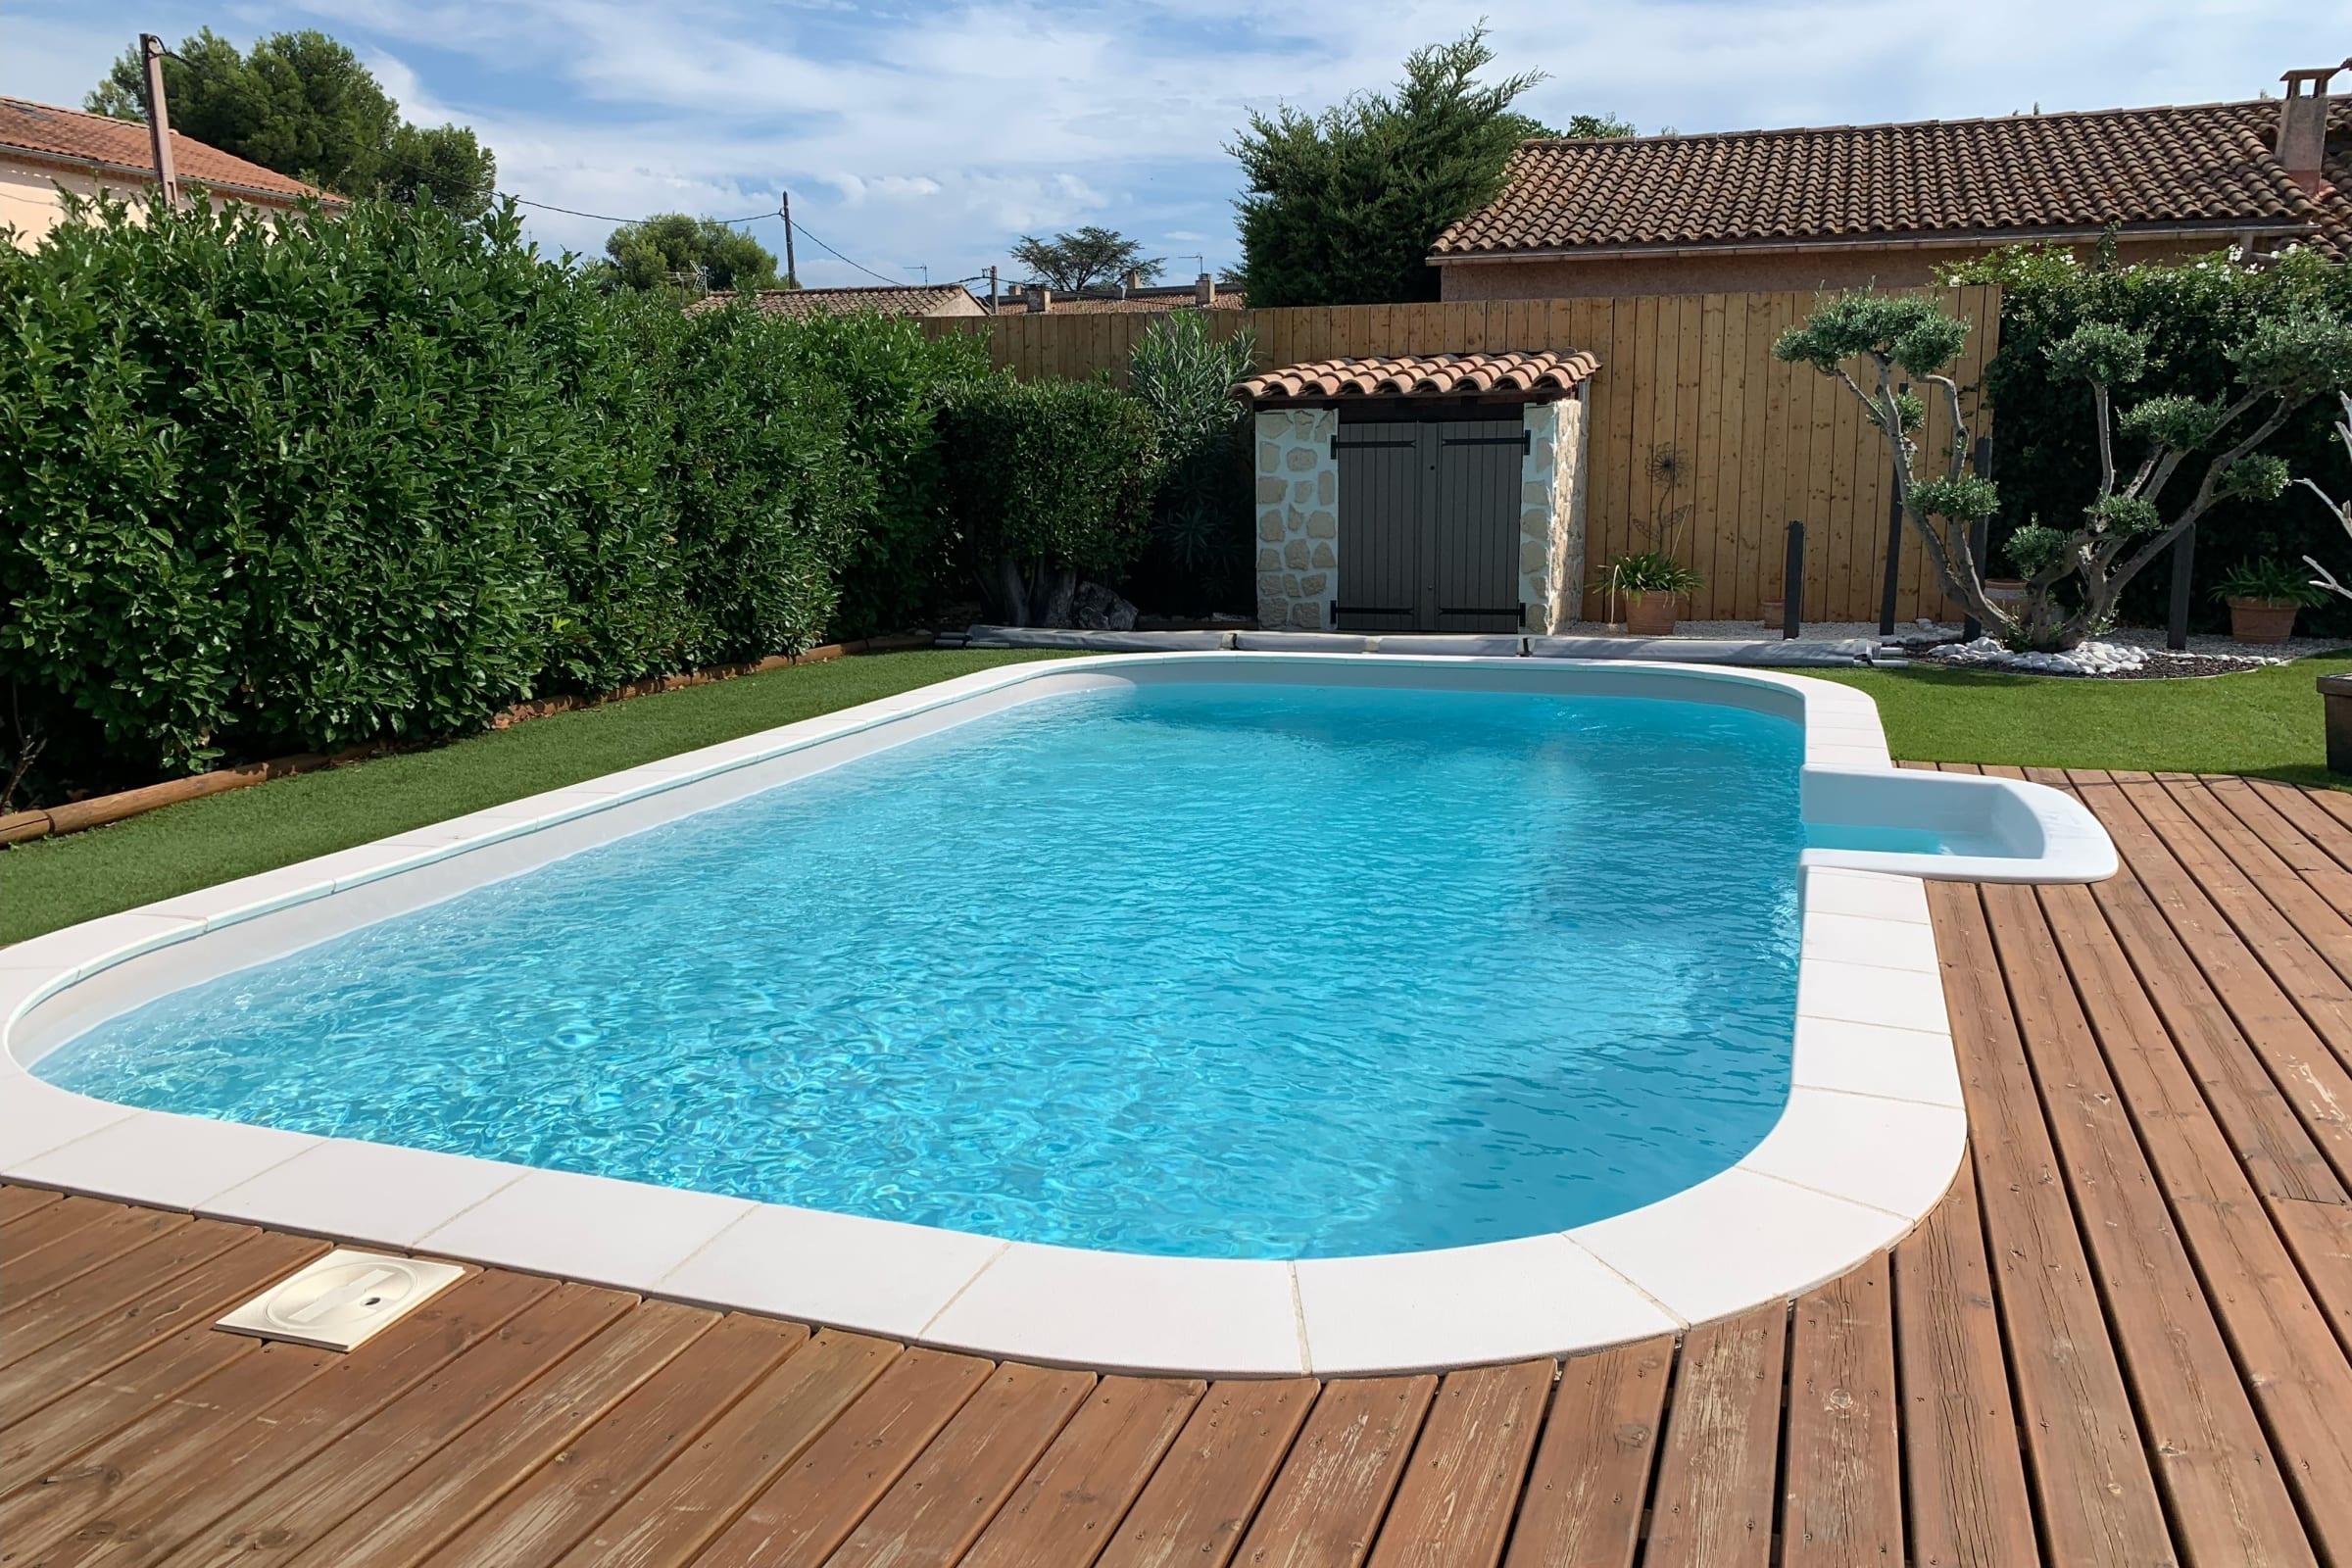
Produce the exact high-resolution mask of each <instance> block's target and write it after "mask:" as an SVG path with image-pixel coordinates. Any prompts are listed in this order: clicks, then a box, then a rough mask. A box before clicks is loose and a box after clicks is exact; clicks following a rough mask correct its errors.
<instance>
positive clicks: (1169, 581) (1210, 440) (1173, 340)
mask: <svg viewBox="0 0 2352 1568" xmlns="http://www.w3.org/2000/svg"><path fill="white" fill-rule="evenodd" d="M1209 315H1210V313H1208V312H1205V311H1170V312H1168V313H1167V314H1166V315H1164V316H1162V317H1161V318H1160V319H1158V320H1157V321H1154V322H1153V323H1152V330H1151V331H1149V332H1147V333H1145V334H1144V336H1143V339H1142V341H1140V342H1138V343H1137V344H1136V346H1135V352H1134V353H1132V354H1130V355H1129V356H1128V358H1127V388H1128V392H1129V395H1130V396H1132V397H1133V398H1134V399H1135V400H1136V401H1137V402H1138V403H1141V404H1142V405H1143V406H1144V407H1145V408H1146V409H1147V410H1149V411H1150V412H1151V415H1152V425H1153V427H1154V429H1155V430H1156V431H1157V434H1158V439H1159V460H1160V471H1159V484H1158V487H1157V488H1156V489H1155V490H1154V491H1153V493H1152V531H1151V536H1150V539H1149V540H1148V541H1147V543H1146V547H1145V551H1144V555H1143V557H1142V560H1141V563H1140V564H1139V566H1138V575H1139V577H1141V578H1143V579H1144V580H1145V585H1146V586H1147V587H1148V588H1149V589H1150V590H1151V591H1152V596H1153V599H1154V601H1155V603H1154V608H1157V609H1180V610H1183V611H1187V612H1190V611H1196V610H1203V609H1205V610H1222V609H1227V608H1233V607H1238V606H1239V605H1241V604H1242V603H1244V602H1245V600H1246V599H1247V597H1248V596H1247V592H1246V589H1247V585H1248V582H1249V575H1248V567H1249V564H1250V555H1249V551H1250V518H1251V512H1250V482H1251V476H1250V462H1249V443H1250V406H1249V405H1248V404H1247V403H1244V402H1242V401H1241V400H1240V399H1239V398H1236V397H1235V396H1234V395H1233V384H1234V383H1235V382H1236V381H1238V380H1240V379H1241V378H1242V377H1243V376H1245V375H1248V374H1249V373H1250V360H1251V358H1252V357H1253V355H1254V353H1255V350H1256V338H1255V336H1254V335H1253V334H1251V333H1250V332H1248V331H1242V332H1237V333H1235V334H1234V335H1233V336H1231V337H1229V338H1226V339H1224V340H1223V341H1221V342H1220V341H1218V340H1217V339H1216V338H1215V337H1214V336H1213V335H1212V333H1211V331H1210V328H1209V322H1208V317H1209ZM1279 556H1280V552H1276V557H1277V559H1276V562H1275V565H1276V567H1277V569H1279V567H1280V564H1281V563H1280V560H1279Z"/></svg>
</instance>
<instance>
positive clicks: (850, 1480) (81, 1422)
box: [0, 770, 2352, 1568]
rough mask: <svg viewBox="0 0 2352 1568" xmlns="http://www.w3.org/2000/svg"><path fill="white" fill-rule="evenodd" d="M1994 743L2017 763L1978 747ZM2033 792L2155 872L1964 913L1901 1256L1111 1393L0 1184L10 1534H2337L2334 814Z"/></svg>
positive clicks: (1956, 1555)
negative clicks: (1966, 1116) (1452, 1364)
mask: <svg viewBox="0 0 2352 1568" xmlns="http://www.w3.org/2000/svg"><path fill="white" fill-rule="evenodd" d="M1992 771H2006V770H1992ZM2033 776H2035V777H2038V778H2040V779H2042V780H2043V781H2044V782H2054V783H2056V784H2058V785H2060V786H2061V787H2066V788H2072V789H2075V790H2077V791H2078V792H2079V793H2080V794H2081V795H2082V798H2083V799H2084V800H2085V801H2086V802H2088V803H2089V804H2090V806H2091V807H2092V809H2094V810H2096V811H2097V812H2098V813H2099V814H2100V815H2101V816H2102V817H2103V818H2104V819H2105V820H2107V822H2108V823H2109V824H2110V827H2111V830H2112V831H2113V833H2114V835H2115V838H2116V841H2117V844H2118V846H2119V848H2120V849H2121V850H2122V852H2123V856H2124V859H2125V862H2126V869H2125V872H2124V874H2123V875H2121V876H2119V877H2118V878H2116V879H2115V880H2114V881H2112V882H2109V883H2106V884H2104V885H2102V886H2099V887H2096V888H2045V889H2019V888H1976V887H1969V886H1960V885H1943V886H1939V887H1937V888H1936V889H1935V890H1934V891H1933V894H1932V899H1931V903H1932V906H1933V909H1934V913H1935V917H1936V930H1937V937H1938V944H1939V948H1940V952H1941V956H1942V959H1943V964H1944V973H1945V990H1946V994H1947V997H1948V999H1949V1001H1950V1004H1951V1009H1952V1017H1953V1031H1954V1036H1955V1044H1956V1047H1957V1050H1958V1052H1959V1055H1960V1061H1961V1073H1962V1081H1963V1092H1964V1094H1965V1095H1966V1098H1967V1101H1968V1104H1969V1110H1970V1119H1971V1128H1972V1142H1971V1154H1970V1158H1969V1160H1968V1161H1967V1162H1966V1167H1965V1168H1964V1169H1963V1171H1962V1173H1961V1175H1960V1178H1959V1180H1958V1181H1957V1182H1956V1183H1955V1184H1954V1186H1953V1189H1952V1191H1951V1192H1950V1193H1949V1194H1948V1195H1947V1196H1946V1197H1945V1199H1944V1201H1943V1202H1942V1203H1941V1204H1940V1205H1939V1206H1938V1207H1937V1208H1936V1211H1935V1212H1933V1213H1932V1214H1931V1215H1929V1217H1928V1218H1927V1220H1926V1221H1925V1222H1924V1223H1923V1224H1922V1225H1921V1226H1920V1227H1919V1228H1918V1229H1917V1230H1916V1231H1914V1232H1913V1233H1912V1234H1911V1235H1910V1236H1909V1237H1907V1238H1906V1239H1905V1240H1903V1241H1902V1242H1901V1243H1900V1244H1899V1245H1898V1246H1897V1247H1896V1248H1895V1249H1894V1250H1893V1251H1892V1252H1891V1253H1890V1254H1888V1255H1887V1257H1885V1258H1881V1259H1876V1260H1873V1261H1871V1262H1870V1263H1868V1264H1866V1265H1864V1266H1863V1267H1861V1268H1858V1269H1856V1270H1854V1271H1853V1272H1851V1273H1849V1274H1847V1275H1845V1276H1844V1277H1842V1278H1840V1279H1838V1280H1834V1281H1831V1282H1829V1283H1828V1284H1826V1285H1824V1286H1821V1287H1819V1288H1817V1289H1815V1290H1812V1291H1809V1292H1807V1293H1806V1294H1805V1295H1804V1296H1803V1297H1801V1298H1800V1299H1798V1300H1797V1301H1796V1302H1794V1303H1792V1304H1791V1305H1790V1306H1789V1307H1786V1308H1772V1307H1768V1308H1763V1309H1759V1310H1755V1311H1750V1312H1746V1313H1742V1314H1740V1316H1738V1317H1735V1318H1732V1319H1729V1320H1726V1321H1723V1322H1720V1323H1715V1324H1708V1325H1702V1326H1701V1327H1699V1328H1698V1329H1695V1330H1693V1331H1692V1332H1691V1333H1690V1334H1688V1335H1686V1336H1685V1337H1684V1338H1683V1341H1682V1342H1681V1343H1680V1344H1676V1343H1674V1342H1672V1341H1667V1340H1659V1341H1655V1342H1651V1343H1648V1344H1643V1345H1634V1346H1624V1347H1619V1348H1614V1349H1610V1350H1604V1351H1600V1352H1596V1353H1593V1354H1590V1355H1584V1356H1579V1357H1576V1358H1573V1359H1571V1360H1569V1361H1568V1362H1566V1363H1565V1364H1564V1365H1555V1364H1554V1363H1551V1362H1545V1361H1536V1362H1528V1363H1520V1364H1516V1365H1513V1366H1505V1367H1492V1368H1481V1369H1474V1370H1471V1371H1466V1372H1457V1373H1453V1374H1450V1375H1448V1376H1446V1377H1444V1378H1434V1377H1426V1376H1424V1377H1393V1378H1372V1379H1354V1380H1342V1381H1335V1382H1332V1383H1330V1384H1327V1385H1326V1384H1318V1383H1317V1382H1315V1381H1314V1380H1311V1379H1289V1380H1283V1381H1278V1382H1265V1383H1250V1382H1225V1383H1219V1384H1215V1385H1212V1386H1209V1387H1206V1388H1203V1387H1202V1385H1201V1384H1200V1383H1198V1382H1190V1381H1185V1380H1180V1379H1169V1378H1144V1377H1125V1376H1120V1377H1104V1378H1102V1379H1101V1380H1099V1381H1098V1380H1096V1379H1095V1378H1094V1377H1093V1376H1092V1375H1091V1374H1089V1373H1086V1372H1083V1371H1057V1370H1049V1369H1046V1368H1040V1367H1028V1366H1021V1365H1017V1364H1004V1365H999V1364H996V1363H992V1362H990V1361H988V1360H986V1359H984V1358H981V1357H976V1356H968V1355H955V1354H949V1353H946V1352H943V1351H938V1350H928V1349H921V1348H906V1347H902V1346H899V1345H896V1344H892V1343H890V1342H887V1341H882V1340H876V1339H871V1338H868V1337H865V1336H861V1335H857V1334H849V1333H842V1332H838V1331H834V1330H821V1331H819V1332H816V1333H814V1334H813V1335H812V1334H810V1333H809V1332H808V1331H807V1330H806V1329H804V1328H802V1327H801V1326H799V1325H795V1324H786V1323H779V1322H775V1321H772V1320H767V1319H761V1318H757V1317H752V1316H746V1315H734V1316H722V1315H720V1314H716V1313H711V1312H708V1311H703V1310H701V1309H698V1308H693V1307H687V1306H680V1305H675V1304H670V1303H664V1302H654V1301H643V1300H640V1299H637V1298H635V1297H632V1296H627V1295H624V1294H621V1293H617V1292H613V1291H609V1290H600V1289H596V1288H593V1287H589V1286H582V1285H562V1284H557V1283H555V1282H552V1281H547V1280H539V1279H532V1278H529V1277H526V1276H522V1275H516V1274H511V1273H504V1272H501V1271H495V1270H493V1271H485V1272H479V1273H476V1274H475V1275H473V1276H472V1277H471V1278H470V1279H468V1280H467V1281H466V1282H465V1283H464V1284H462V1285H460V1286H458V1287H456V1288H455V1289H453V1291H452V1292H451V1293H450V1294H449V1295H448V1296H447V1297H445V1298H443V1299H441V1300H440V1301H439V1302H437V1303H435V1305H434V1306H433V1307H432V1308H430V1309H428V1311H427V1312H426V1313H424V1314H420V1315H419V1316H418V1317H417V1318H416V1319H413V1320H411V1322H410V1323H408V1324H405V1325H401V1326H399V1327H396V1328H395V1329H393V1330H392V1331H390V1332H388V1333H386V1334H385V1335H384V1336H382V1337H381V1338H379V1339H378V1340H377V1341H375V1342H373V1343H371V1344H370V1345H368V1346H367V1347H364V1348H362V1349H361V1350H359V1351H357V1352H354V1353H353V1354H352V1355H350V1356H347V1357H338V1356H330V1355H327V1354H325V1353H324V1352H319V1351H310V1350H303V1349H300V1348H294V1347H287V1346H268V1347H265V1346H263V1345H261V1344H260V1343H258V1342H256V1341H252V1340H247V1339H241V1338H237V1337H235V1336H230V1335H224V1334H221V1333H218V1332H216V1331H215V1330H213V1329H212V1328H211V1326H210V1325H211V1322H212V1320H213V1319H214V1318H215V1317H217V1316H218V1315H219V1314H220V1313H221V1311H223V1310H225V1309H226V1308H227V1307H228V1306H230V1305H232V1304H234V1303H235V1302H236V1301H238V1300H240V1299H244V1298H245V1297H247V1296H249V1295H251V1294H252V1293H253V1292H254V1291H256V1290H258V1289H259V1288H260V1287H261V1286H263V1285H265V1284H267V1283H268V1282H269V1281H270V1280H272V1279H275V1278H278V1277H281V1276H282V1275H283V1274H285V1273H286V1272H288V1271H290V1270H291V1269H293V1268H294V1267H296V1266H298V1265H299V1264H300V1263H301V1262H302V1261H304V1260H306V1259H308V1258H310V1257H313V1256H316V1255H317V1254H318V1252H319V1250H322V1248H323V1247H324V1246H325V1245H326V1244H325V1243H323V1242H320V1241H317V1240H314V1239H311V1238H304V1237H294V1236H284V1235H273V1234H270V1233H267V1232H257V1231H254V1230H253V1229H252V1228H251V1227H246V1226H236V1225H228V1224H224V1223H222V1222H219V1221H214V1220H207V1219H193V1218H190V1217H189V1216H187V1215H184V1214H165V1213H159V1212H156V1211H152V1210H144V1209H140V1208H138V1207H136V1206H133V1205H126V1204H121V1203H111V1202H106V1201H99V1200H95V1199H89V1198H78V1197H70V1196H60V1195H57V1194H54V1193H49V1192H45V1191H41V1190H39V1189H33V1188H22V1187H15V1188H0V1563H6V1564H18V1563H25V1564H31V1563H42V1564H84V1563H87V1564H97V1563H105V1564H133V1563H137V1564H147V1563H157V1564H164V1565H167V1568H228V1565H230V1564H240V1565H243V1564H252V1565H257V1568H258V1565H270V1564H285V1563H334V1564H337V1565H341V1564H346V1563H367V1564H389V1563H401V1564H427V1563H429V1564H432V1565H434V1568H450V1565H457V1564H466V1565H475V1564H479V1565H483V1568H489V1565H493V1564H495V1565H498V1568H510V1565H522V1564H534V1563H556V1562H560V1563H562V1564H564V1565H565V1568H589V1565H595V1568H604V1565H607V1564H612V1565H616V1568H686V1565H688V1564H705V1565H711V1568H719V1565H724V1568H739V1565H744V1564H760V1565H765V1564H802V1565H808V1568H817V1565H820V1564H824V1563H828V1562H830V1563H837V1564H851V1563H857V1564H880V1563H892V1564H897V1565H901V1568H913V1565H926V1568H927V1565H933V1564H936V1565H938V1568H948V1565H950V1564H953V1563H963V1564H976V1565H978V1568H1011V1565H1014V1564H1020V1565H1023V1568H1028V1565H1031V1564H1035V1565H1038V1568H1130V1565H1138V1564H1171V1565H1172V1564H1178V1563H1181V1564H1185V1565H1187V1568H1194V1565H1200V1568H1218V1565H1221V1564H1224V1563H1228V1562H1234V1563H1241V1564H1249V1565H1250V1568H1305V1565H1308V1564H1315V1565H1318V1568H1320V1565H1323V1564H1333V1565H1340V1568H1348V1565H1356V1564H1364V1563H1378V1564H1384V1565H1385V1564H1390V1563H1396V1564H1406V1563H1430V1564H1437V1563H1444V1564H1446V1565H1449V1568H1450V1565H1453V1564H1491V1563H1495V1562H1500V1563H1502V1564H1504V1565H1505V1568H1661V1565H1669V1564H1709V1565H1719V1564H1720V1565H1736V1564H1745V1563H1753V1564H1759V1565H1764V1564H1770V1565H1775V1568H1808V1565H1815V1564H1838V1565H1844V1564H1865V1563H1869V1564H1890V1563H1897V1562H1902V1563H1913V1564H1921V1565H1934V1568H2011V1565H2015V1568H2038V1565H2040V1564H2042V1563H2044V1562H2045V1561H2046V1562H2047V1563H2048V1564H2050V1565H2052V1568H2059V1565H2063V1568H2074V1565H2076V1564H2097V1563H2103V1562H2115V1563H2131V1564H2135V1565H2136V1564H2157V1563H2168V1562H2178V1563H2183V1564H2189V1565H2206V1564H2239V1563H2246V1564H2257V1563H2259V1564H2272V1563H2311V1562H2325V1563H2333V1564H2342V1565H2352V1419H2348V1418H2347V1414H2346V1413H2347V1412H2348V1411H2352V1190H2348V1184H2347V1176H2348V1175H2352V797H2347V796H2342V795H2332V796H2323V795H2319V794H2315V793H2312V792H2308V791H2303V790H2298V789H2295V788H2293V787H2290V786H2287V785H2282V784H2277V783H2272V782H2268V781H2263V780H2240V779H2209V778H2197V777H2190V776H2185V775H2173V774H2166V775H2148V774H2121V775H2117V774H2105V773H2081V774H2072V775H2067V774H2055V775H2054V774H2050V773H2047V772H2036V773H2035V774H2034V775H2033Z"/></svg>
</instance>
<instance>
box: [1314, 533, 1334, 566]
mask: <svg viewBox="0 0 2352 1568" xmlns="http://www.w3.org/2000/svg"><path fill="white" fill-rule="evenodd" d="M1314 564H1316V565H1318V566H1325V567H1330V566H1336V565H1338V564H1340V558H1339V557H1338V556H1336V555H1334V554H1333V553H1332V548H1331V544H1330V541H1328V540H1320V539H1319V540H1317V541H1316V542H1315V560H1314Z"/></svg>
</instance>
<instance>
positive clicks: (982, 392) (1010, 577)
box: [940, 375, 1160, 626]
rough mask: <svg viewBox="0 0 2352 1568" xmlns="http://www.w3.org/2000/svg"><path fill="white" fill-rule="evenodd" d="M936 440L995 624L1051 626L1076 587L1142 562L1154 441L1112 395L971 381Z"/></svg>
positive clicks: (956, 395)
mask: <svg viewBox="0 0 2352 1568" xmlns="http://www.w3.org/2000/svg"><path fill="white" fill-rule="evenodd" d="M940 433H941V439H942V443H943V448H942V450H943V456H944V458H945V460H946V475H947V496H948V507H949V510H950V512H951V513H952V514H953V515H954V516H955V517H956V521H957V524H958V526H959V527H960V529H961V534H962V537H961V541H960V543H961V550H962V556H963V560H964V562H965V564H966V566H967V568H968V569H969V571H970V573H971V575H972V578H973V580H974V581H976V582H977V583H978V584H979V587H980V591H981V593H982V595H983V596H984V598H985V599H986V600H987V609H988V613H989V614H990V615H991V617H992V618H995V619H997V620H1000V621H1003V622H1005V623H1006V624H1009V625H1016V626H1019V625H1042V624H1052V623H1053V622H1054V619H1055V618H1057V610H1066V608H1067V600H1068V595H1069V592H1070V589H1071V588H1072V587H1073V586H1074V584H1075V581H1076V579H1077V578H1079V577H1082V576H1083V577H1091V578H1093V579H1095V580H1097V581H1100V582H1109V581H1114V580H1116V578H1117V576H1118V574H1119V573H1120V571H1121V570H1122V569H1124V568H1125V567H1126V566H1128V565H1129V564H1132V563H1133V562H1134V561H1135V559H1136V557H1137V555H1138V554H1139V553H1140V552H1141V551H1142V550H1143V548H1144V542H1145V539H1146V537H1147V535H1148V532H1149V530H1150V526H1151V520H1152V496H1153V495H1154V493H1155V492H1156V490H1157V489H1158V484H1159V469H1160V463H1159V445H1158V436H1157V433H1156V430H1155V427H1154V424H1153V420H1152V415H1151V414H1150V413H1149V412H1148V411H1147V410H1146V409H1145V407H1144V406H1143V405H1142V404H1141V403H1139V402H1137V401H1136V400H1135V399H1134V398H1131V397H1129V396H1127V395H1126V394H1125V393H1123V392H1120V391H1119V390H1118V389H1116V388H1115V387H1112V386H1110V385H1108V384H1107V383H1105V382H1101V381H1016V380H1014V379H1013V378H1012V377H1011V376H1009V375H1000V376H996V377H992V378H990V379H987V380H980V381H973V382H971V383H969V384H967V385H964V386H961V387H958V388H956V389H955V390H954V391H953V392H952V393H951V394H950V395H949V396H948V397H947V399H946V400H945V402H944V403H943V405H942V408H941V413H940ZM1049 606H1054V607H1057V609H1050V608H1049Z"/></svg>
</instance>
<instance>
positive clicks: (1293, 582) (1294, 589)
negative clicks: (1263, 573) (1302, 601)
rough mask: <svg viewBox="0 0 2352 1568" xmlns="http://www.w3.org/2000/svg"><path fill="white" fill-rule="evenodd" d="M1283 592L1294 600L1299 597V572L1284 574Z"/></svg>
mask: <svg viewBox="0 0 2352 1568" xmlns="http://www.w3.org/2000/svg"><path fill="white" fill-rule="evenodd" d="M1282 591H1283V592H1284V593H1286V594H1289V595H1290V596H1291V597H1292V598H1293V599H1296V598H1298V597H1299V574H1298V573H1297V572H1287V571H1286V572H1284V573H1283V576H1282Z"/></svg>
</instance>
